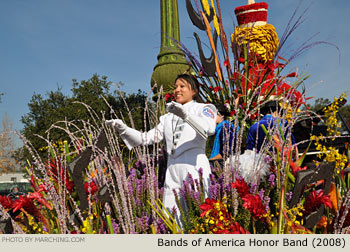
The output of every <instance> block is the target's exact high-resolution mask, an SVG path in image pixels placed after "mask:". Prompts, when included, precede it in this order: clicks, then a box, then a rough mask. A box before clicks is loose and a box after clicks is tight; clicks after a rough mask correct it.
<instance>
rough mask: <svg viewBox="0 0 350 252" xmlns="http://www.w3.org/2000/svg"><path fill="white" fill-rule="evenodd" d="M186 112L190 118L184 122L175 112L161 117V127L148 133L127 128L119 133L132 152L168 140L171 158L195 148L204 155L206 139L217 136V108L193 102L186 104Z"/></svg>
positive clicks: (167, 145)
mask: <svg viewBox="0 0 350 252" xmlns="http://www.w3.org/2000/svg"><path fill="white" fill-rule="evenodd" d="M183 109H184V111H185V112H186V115H187V117H186V118H185V120H184V119H181V118H179V117H178V116H176V115H174V114H173V113H167V114H165V115H163V116H161V117H160V119H159V120H160V122H159V124H158V125H157V126H156V127H155V128H153V129H151V130H149V131H148V132H140V131H138V130H135V129H132V128H130V127H126V129H125V130H124V131H123V132H120V137H121V138H122V139H123V141H124V142H125V144H126V145H127V147H128V148H129V149H132V148H133V147H135V146H138V145H149V144H153V143H157V142H161V141H165V145H166V151H167V153H168V155H170V156H172V158H176V157H178V156H179V155H181V154H182V153H183V152H185V151H187V150H190V149H194V148H199V149H202V150H203V153H205V146H206V140H207V137H205V136H210V135H213V134H214V133H215V127H216V115H217V111H216V108H215V106H214V105H212V104H204V103H197V102H195V101H191V102H188V103H186V104H184V105H183ZM203 133H204V134H203Z"/></svg>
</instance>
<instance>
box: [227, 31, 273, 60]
mask: <svg viewBox="0 0 350 252" xmlns="http://www.w3.org/2000/svg"><path fill="white" fill-rule="evenodd" d="M231 42H232V44H236V45H238V46H239V47H241V48H243V47H244V46H247V45H248V44H249V55H250V57H252V58H254V59H255V58H256V59H257V61H258V62H261V63H266V62H268V61H271V60H273V58H274V56H275V53H276V51H277V49H278V45H279V39H278V35H277V33H276V30H275V27H274V26H273V25H271V24H266V25H259V26H253V27H238V26H236V27H235V32H234V33H233V34H232V35H231ZM231 46H232V45H231ZM242 52H243V50H242Z"/></svg>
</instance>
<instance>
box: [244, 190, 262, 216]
mask: <svg viewBox="0 0 350 252" xmlns="http://www.w3.org/2000/svg"><path fill="white" fill-rule="evenodd" d="M242 200H243V202H244V203H243V207H245V208H247V209H248V210H249V212H250V214H251V215H252V216H253V218H255V219H259V218H261V217H262V215H263V214H266V208H265V206H264V204H263V203H262V201H261V198H260V196H259V195H251V194H247V195H246V196H244V197H243V198H242Z"/></svg>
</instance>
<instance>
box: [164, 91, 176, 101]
mask: <svg viewBox="0 0 350 252" xmlns="http://www.w3.org/2000/svg"><path fill="white" fill-rule="evenodd" d="M164 99H165V101H166V102H167V101H168V100H169V99H170V101H172V100H173V99H174V94H170V93H166V94H165V96H164Z"/></svg>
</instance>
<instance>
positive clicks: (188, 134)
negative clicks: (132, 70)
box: [106, 74, 217, 225]
mask: <svg viewBox="0 0 350 252" xmlns="http://www.w3.org/2000/svg"><path fill="white" fill-rule="evenodd" d="M198 89H199V84H198V81H197V79H196V78H194V77H193V76H191V75H187V74H182V75H179V76H178V77H177V78H176V81H175V90H174V97H175V101H176V102H170V103H168V104H167V111H168V113H167V114H165V115H163V116H161V117H160V119H159V121H160V122H159V124H158V125H157V126H156V127H155V128H153V129H151V130H150V131H148V132H143V133H141V132H140V131H137V130H135V129H132V128H130V127H127V126H126V125H125V124H124V123H123V121H121V120H119V119H114V120H108V121H106V123H107V125H111V126H112V127H113V128H115V129H116V130H117V131H118V132H119V134H120V136H121V138H122V139H123V141H124V142H125V144H126V145H127V147H128V148H129V149H131V148H132V147H135V146H138V145H147V144H153V143H156V142H160V141H164V142H165V147H166V151H167V153H168V164H167V171H166V175H165V184H164V187H165V188H164V189H165V190H164V197H163V204H164V206H165V207H166V208H167V209H168V210H169V211H170V212H171V210H172V209H173V208H174V207H175V208H176V209H177V206H176V202H175V196H174V193H173V190H174V189H175V190H176V191H177V192H178V191H179V189H180V188H181V187H182V186H183V180H185V179H186V177H187V175H188V174H191V175H192V177H193V179H199V173H198V170H199V169H200V168H202V169H203V184H204V192H205V194H206V196H207V194H208V183H209V174H210V173H211V170H210V165H209V161H208V158H207V156H206V154H205V146H206V141H207V138H208V136H210V135H213V134H214V133H215V127H216V114H217V111H216V108H215V106H214V105H212V104H204V103H198V102H196V99H197V97H198ZM176 217H177V218H176V219H177V223H179V224H180V225H181V220H180V213H179V211H178V209H177V216H176Z"/></svg>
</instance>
